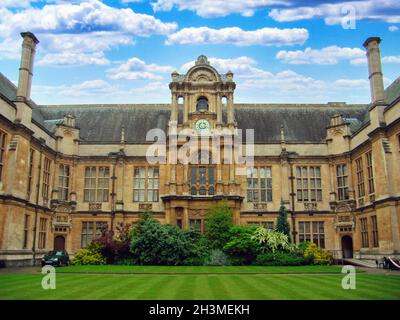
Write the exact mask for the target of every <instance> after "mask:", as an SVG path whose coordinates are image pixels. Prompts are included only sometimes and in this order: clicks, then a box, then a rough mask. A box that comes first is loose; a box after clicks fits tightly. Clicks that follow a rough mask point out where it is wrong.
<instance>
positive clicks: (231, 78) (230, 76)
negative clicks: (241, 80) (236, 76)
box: [226, 70, 233, 81]
mask: <svg viewBox="0 0 400 320" xmlns="http://www.w3.org/2000/svg"><path fill="white" fill-rule="evenodd" d="M226 80H228V81H232V80H233V72H232V71H231V70H229V71H228V72H227V73H226Z"/></svg>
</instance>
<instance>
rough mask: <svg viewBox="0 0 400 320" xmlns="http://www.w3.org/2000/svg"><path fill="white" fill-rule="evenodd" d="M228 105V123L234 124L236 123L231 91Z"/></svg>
mask: <svg viewBox="0 0 400 320" xmlns="http://www.w3.org/2000/svg"><path fill="white" fill-rule="evenodd" d="M227 103H228V106H227V111H228V124H233V123H234V120H235V118H234V114H233V93H232V92H230V93H229V94H228V101H227Z"/></svg>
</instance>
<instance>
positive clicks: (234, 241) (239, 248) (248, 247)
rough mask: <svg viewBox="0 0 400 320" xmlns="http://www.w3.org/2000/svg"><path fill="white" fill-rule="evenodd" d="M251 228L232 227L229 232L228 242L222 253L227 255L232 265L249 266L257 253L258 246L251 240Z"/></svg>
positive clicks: (253, 228)
mask: <svg viewBox="0 0 400 320" xmlns="http://www.w3.org/2000/svg"><path fill="white" fill-rule="evenodd" d="M255 230H256V228H255V227H253V226H240V225H235V226H232V227H231V228H230V230H229V242H228V243H227V244H226V245H225V246H224V251H225V252H226V253H227V254H228V255H229V257H230V258H231V261H232V263H233V264H236V265H242V264H250V263H251V262H252V261H253V260H254V259H255V257H256V256H257V252H258V251H259V248H260V245H259V244H258V243H257V241H256V240H254V239H253V234H254V231H255Z"/></svg>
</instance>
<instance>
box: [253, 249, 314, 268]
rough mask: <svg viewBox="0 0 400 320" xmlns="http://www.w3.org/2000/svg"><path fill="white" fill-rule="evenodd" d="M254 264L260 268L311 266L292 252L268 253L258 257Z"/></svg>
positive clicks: (303, 258)
mask: <svg viewBox="0 0 400 320" xmlns="http://www.w3.org/2000/svg"><path fill="white" fill-rule="evenodd" d="M253 264H254V265H259V266H300V265H305V264H309V261H308V260H307V259H306V258H305V257H303V256H301V255H299V254H293V253H290V252H275V253H272V252H268V253H262V254H260V255H258V256H257V258H256V260H255V261H254V263H253Z"/></svg>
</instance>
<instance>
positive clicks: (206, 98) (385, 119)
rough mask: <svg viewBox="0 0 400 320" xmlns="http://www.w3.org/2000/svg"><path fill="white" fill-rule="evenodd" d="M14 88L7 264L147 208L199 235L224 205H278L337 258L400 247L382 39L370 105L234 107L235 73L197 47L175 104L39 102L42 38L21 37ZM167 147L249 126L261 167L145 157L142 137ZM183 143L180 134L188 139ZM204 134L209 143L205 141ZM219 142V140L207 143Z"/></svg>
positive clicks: (5, 109)
mask: <svg viewBox="0 0 400 320" xmlns="http://www.w3.org/2000/svg"><path fill="white" fill-rule="evenodd" d="M22 36H23V39H24V41H23V51H22V59H21V69H20V78H19V83H18V88H16V87H15V86H14V85H13V84H12V83H11V82H10V81H8V80H7V79H6V78H4V77H3V76H2V75H1V77H0V83H1V85H0V148H1V149H0V165H1V171H0V181H1V182H0V261H5V263H6V264H7V265H13V264H29V263H32V261H34V260H37V259H39V258H40V257H41V255H42V254H43V253H44V252H46V251H48V250H51V249H53V248H55V247H56V248H61V247H65V248H66V250H68V251H69V252H70V253H71V254H73V253H75V252H76V251H77V250H79V249H80V248H81V247H83V246H85V245H86V244H87V243H88V242H90V241H91V240H92V239H93V238H95V237H96V236H98V233H99V228H100V227H99V226H100V223H102V222H106V223H107V225H108V226H109V228H115V226H116V224H117V223H118V222H126V223H135V222H136V221H137V220H138V218H139V214H140V213H141V212H143V211H144V210H146V209H150V210H152V211H153V212H154V214H155V217H156V218H158V219H159V220H160V221H161V222H163V223H171V224H177V225H178V226H180V227H182V228H189V227H194V228H199V229H200V230H202V231H203V230H204V220H205V215H206V211H207V208H209V206H210V205H212V204H215V203H217V202H218V201H221V200H226V201H227V202H228V204H229V205H230V206H231V208H232V211H233V214H234V221H235V223H238V224H264V225H266V226H267V227H273V225H274V224H275V223H276V217H277V212H278V210H279V207H280V204H281V201H283V203H284V204H285V206H286V207H287V209H288V210H289V222H290V225H291V230H292V240H293V241H294V242H300V241H303V240H310V241H314V242H316V243H318V244H319V245H321V246H323V247H325V248H327V249H328V250H331V251H332V252H334V253H335V256H336V257H342V256H346V257H350V256H355V257H360V258H373V257H377V256H382V255H399V254H400V221H399V220H400V206H399V199H400V174H399V172H400V81H399V80H396V81H395V82H394V83H393V84H392V85H391V86H390V87H388V88H387V89H386V91H385V90H384V89H383V81H382V72H381V66H380V54H379V42H380V39H379V38H369V39H368V40H367V41H366V42H365V44H364V45H365V47H366V49H367V56H368V58H369V70H370V79H371V91H372V102H371V104H370V105H361V104H360V105H346V104H344V103H328V104H326V105H287V104H286V105H267V104H265V105H252V104H235V103H234V91H235V88H236V84H235V82H234V81H233V74H232V73H231V72H228V73H227V74H222V75H221V74H219V73H218V71H217V70H215V69H214V68H213V67H212V66H211V65H210V63H209V62H208V59H207V57H205V56H200V57H199V58H198V59H197V62H196V64H195V65H194V66H193V67H192V68H191V69H190V70H189V71H188V72H187V73H186V74H185V75H180V74H178V73H177V72H173V73H172V75H171V77H172V81H171V83H170V89H171V97H172V99H171V104H170V105H93V106H87V105H86V106H85V105H82V106H79V105H78V106H59V105H57V106H56V105H54V106H38V105H36V104H34V103H33V102H32V101H31V100H30V97H29V92H30V86H31V81H32V79H31V78H32V67H33V56H34V52H35V50H36V45H37V43H38V40H37V39H36V37H35V36H34V35H33V34H31V33H23V34H22ZM155 128H159V129H162V130H164V131H165V132H166V133H167V134H166V141H167V146H169V145H170V144H169V142H170V141H171V139H173V138H174V132H176V134H179V133H180V132H182V130H188V132H192V133H193V134H200V135H201V136H202V137H203V138H204V139H205V140H207V141H211V139H212V136H213V133H214V132H216V130H227V131H226V132H228V133H229V132H230V134H228V135H231V138H232V139H233V138H234V135H235V131H234V130H235V129H237V128H239V129H254V130H255V132H254V133H255V137H254V140H255V144H254V168H252V169H251V170H249V171H248V172H247V174H246V175H239V174H237V172H238V171H237V169H240V168H242V169H243V168H244V166H243V164H235V163H226V162H224V161H222V154H223V151H224V150H225V149H227V147H228V145H227V143H228V142H227V141H228V140H229V139H228V140H225V139H224V140H223V142H222V143H221V144H220V145H219V146H218V147H215V146H211V147H208V149H206V150H207V155H206V156H205V157H206V158H211V157H216V158H217V161H215V162H214V161H211V162H209V163H206V164H205V163H201V162H200V163H188V164H185V163H179V162H178V163H174V162H173V161H169V160H171V159H170V157H171V153H170V152H169V151H171V150H170V148H169V147H168V148H167V151H168V152H167V160H168V161H167V162H166V163H164V164H150V163H149V162H148V161H147V159H146V152H147V151H148V149H149V147H150V143H149V141H146V139H145V137H146V133H147V132H149V130H151V129H155ZM184 143H185V141H178V146H182V145H183V144H184ZM198 143H200V142H198ZM210 145H211V144H210ZM215 155H218V156H215Z"/></svg>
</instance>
